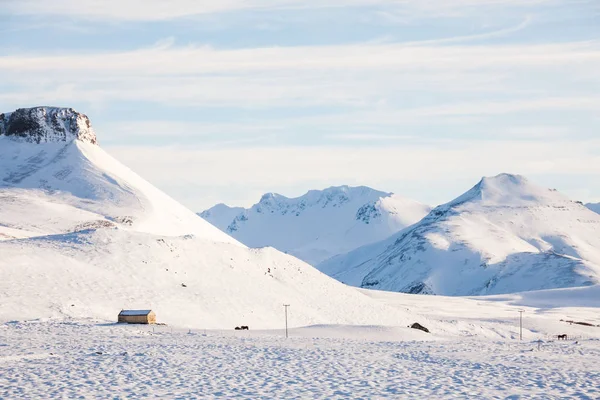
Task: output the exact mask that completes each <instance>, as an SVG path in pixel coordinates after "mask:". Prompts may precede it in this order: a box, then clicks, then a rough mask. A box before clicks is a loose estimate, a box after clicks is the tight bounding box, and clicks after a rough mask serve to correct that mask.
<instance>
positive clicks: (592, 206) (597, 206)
mask: <svg viewBox="0 0 600 400" xmlns="http://www.w3.org/2000/svg"><path fill="white" fill-rule="evenodd" d="M585 206H586V207H587V208H589V209H590V210H592V211H593V212H595V213H597V214H600V203H596V204H594V203H589V204H586V205H585Z"/></svg>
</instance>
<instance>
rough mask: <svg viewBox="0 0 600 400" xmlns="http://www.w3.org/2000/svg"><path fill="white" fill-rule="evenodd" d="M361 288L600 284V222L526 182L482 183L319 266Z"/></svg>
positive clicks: (484, 289)
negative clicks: (413, 221)
mask: <svg viewBox="0 0 600 400" xmlns="http://www.w3.org/2000/svg"><path fill="white" fill-rule="evenodd" d="M317 268H318V269H319V270H321V271H323V272H324V273H326V274H328V275H330V276H332V277H335V278H337V279H339V280H341V281H342V282H345V283H348V284H351V285H354V286H361V287H366V288H375V289H382V290H390V291H400V292H408V293H431V294H444V295H479V294H499V293H510V292H517V291H528V290H537V289H548V288H561V287H574V286H582V285H591V284H596V283H598V282H599V281H600V216H599V215H598V214H595V213H593V212H591V211H590V210H589V209H587V208H586V207H584V206H583V205H581V204H579V203H577V202H573V201H571V200H569V199H567V198H566V197H564V196H562V195H561V194H559V193H558V192H556V191H553V190H549V189H545V188H541V187H538V186H536V185H534V184H531V183H530V182H529V181H527V180H526V179H525V178H523V177H520V176H515V175H508V174H502V175H499V176H496V177H493V178H483V179H482V180H481V182H479V183H478V184H477V185H476V186H475V187H473V188H472V189H471V190H469V191H468V192H467V193H465V194H464V195H462V196H460V197H458V198H457V199H455V200H453V201H451V202H450V203H447V204H444V205H441V206H439V207H437V208H435V209H434V210H433V211H431V213H429V215H427V216H426V217H425V218H424V219H423V220H422V221H420V222H419V223H417V224H415V225H413V226H412V227H409V228H407V229H405V230H403V231H401V232H399V233H397V234H395V235H393V236H391V237H390V238H388V239H386V240H383V241H381V242H378V243H375V244H372V245H369V246H364V247H362V248H359V249H356V250H355V251H352V252H350V253H348V254H345V255H340V256H337V257H334V258H332V259H330V260H327V261H325V262H324V263H322V264H320V265H318V266H317Z"/></svg>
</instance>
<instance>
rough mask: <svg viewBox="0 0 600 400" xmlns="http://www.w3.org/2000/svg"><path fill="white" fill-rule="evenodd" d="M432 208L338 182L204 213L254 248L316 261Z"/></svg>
mask: <svg viewBox="0 0 600 400" xmlns="http://www.w3.org/2000/svg"><path fill="white" fill-rule="evenodd" d="M430 210H431V208H430V207H429V206H426V205H424V204H421V203H419V202H416V201H413V200H409V199H405V198H403V197H401V196H398V195H395V194H393V193H385V192H380V191H378V190H374V189H371V188H368V187H364V186H361V187H349V186H337V187H330V188H327V189H324V190H311V191H309V192H308V193H306V194H305V195H303V196H300V197H296V198H288V197H285V196H282V195H280V194H276V193H267V194H265V195H263V196H262V198H261V199H260V201H259V202H258V203H257V204H255V205H253V206H252V207H251V208H248V209H244V208H240V207H229V206H227V205H225V204H217V205H216V206H214V207H212V208H210V209H208V210H206V211H203V212H202V213H200V214H199V215H200V216H201V217H202V218H204V219H205V220H207V221H208V222H210V223H211V224H213V225H215V226H216V227H217V228H219V229H221V230H222V231H223V232H225V233H227V234H228V235H231V236H233V237H234V238H236V239H237V240H239V241H240V242H242V243H244V244H245V245H247V246H249V247H265V246H271V247H274V248H276V249H278V250H280V251H283V252H286V253H288V254H291V255H293V256H295V257H298V258H300V259H301V260H304V261H306V262H307V263H309V264H311V265H316V264H318V263H319V262H321V261H323V260H325V259H327V258H330V257H332V256H334V255H337V254H342V253H347V252H349V251H351V250H353V249H355V248H357V247H360V246H363V245H366V244H370V243H374V242H377V241H379V240H383V239H385V238H387V237H389V236H390V235H392V234H394V233H396V232H398V231H399V230H401V229H403V228H405V227H407V226H409V225H412V224H414V223H415V222H417V221H419V220H420V219H421V218H423V217H424V216H425V215H426V214H427V213H428V212H429V211H430Z"/></svg>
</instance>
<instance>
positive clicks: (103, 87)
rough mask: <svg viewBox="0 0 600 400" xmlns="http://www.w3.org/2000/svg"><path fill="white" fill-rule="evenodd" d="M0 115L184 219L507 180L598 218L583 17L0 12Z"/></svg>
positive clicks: (198, 5)
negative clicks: (84, 153) (76, 121)
mask: <svg viewBox="0 0 600 400" xmlns="http://www.w3.org/2000/svg"><path fill="white" fill-rule="evenodd" d="M1 4H2V8H0V73H1V74H2V81H1V83H0V89H1V90H0V110H2V111H10V110H13V109H15V108H18V107H28V106H35V105H57V106H69V107H74V108H75V109H77V110H78V111H81V112H84V113H86V114H87V115H88V116H89V117H90V118H91V120H92V123H93V125H94V127H95V128H96V131H97V133H98V136H99V140H100V142H101V145H102V147H103V148H105V149H106V150H107V151H109V152H110V153H111V154H113V155H114V156H116V157H117V158H118V159H119V160H121V161H122V162H124V163H125V164H127V165H128V166H130V167H131V168H132V169H134V170H136V171H137V172H138V173H140V174H141V175H142V176H144V177H145V178H146V179H148V180H149V181H151V182H152V183H154V184H156V185H157V186H159V187H160V188H161V189H163V190H165V191H166V192H168V193H169V194H171V195H172V196H173V197H175V198H177V199H178V200H180V201H182V202H183V203H184V204H186V205H187V206H188V207H190V208H192V209H194V210H198V211H199V210H202V209H204V208H206V207H209V206H211V205H212V204H214V203H217V202H226V203H228V204H232V205H249V204H251V203H253V202H255V201H258V199H259V198H260V195H261V194H262V193H264V192H269V191H273V192H279V193H282V194H284V195H288V196H296V195H300V194H302V193H303V192H305V191H307V190H308V189H313V188H324V187H326V186H330V185H339V184H350V185H368V186H372V187H374V188H377V189H380V190H385V191H393V192H395V193H398V194H401V195H404V196H406V197H410V198H414V199H417V200H420V201H423V202H426V203H429V204H438V203H441V202H445V201H449V200H451V199H452V198H454V197H456V196H458V195H459V194H461V193H462V192H464V191H466V190H467V189H468V188H469V187H471V186H472V185H473V184H475V183H476V182H477V180H478V179H479V178H480V177H481V176H484V175H486V176H487V175H496V174H498V173H500V172H512V173H520V174H523V175H526V176H528V177H529V178H530V179H531V180H533V181H535V182H538V183H540V184H542V185H545V186H550V187H553V188H558V189H559V190H561V191H563V192H564V193H566V194H568V195H569V196H571V197H572V198H574V199H577V200H583V201H600V132H599V127H600V94H599V93H600V2H598V1H595V0H589V1H587V0H581V1H577V0H575V1H573V0H570V1H566V0H418V1H417V0H404V1H394V0H344V1H342V0H320V1H314V0H304V1H296V0H280V1H272V0H221V1H218V2H216V1H215V2H212V1H202V2H198V1H191V0H179V1H173V2H169V3H168V4H167V2H164V1H159V0H144V1H142V0H129V1H115V0H106V1H97V0H88V1H76V0H55V1H52V2H48V1H42V0H14V1H13V0H3V1H2V2H1Z"/></svg>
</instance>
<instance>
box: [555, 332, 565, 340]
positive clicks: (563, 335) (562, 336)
mask: <svg viewBox="0 0 600 400" xmlns="http://www.w3.org/2000/svg"><path fill="white" fill-rule="evenodd" d="M557 337H558V340H567V334H566V333H565V334H562V335H558V336H557Z"/></svg>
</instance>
